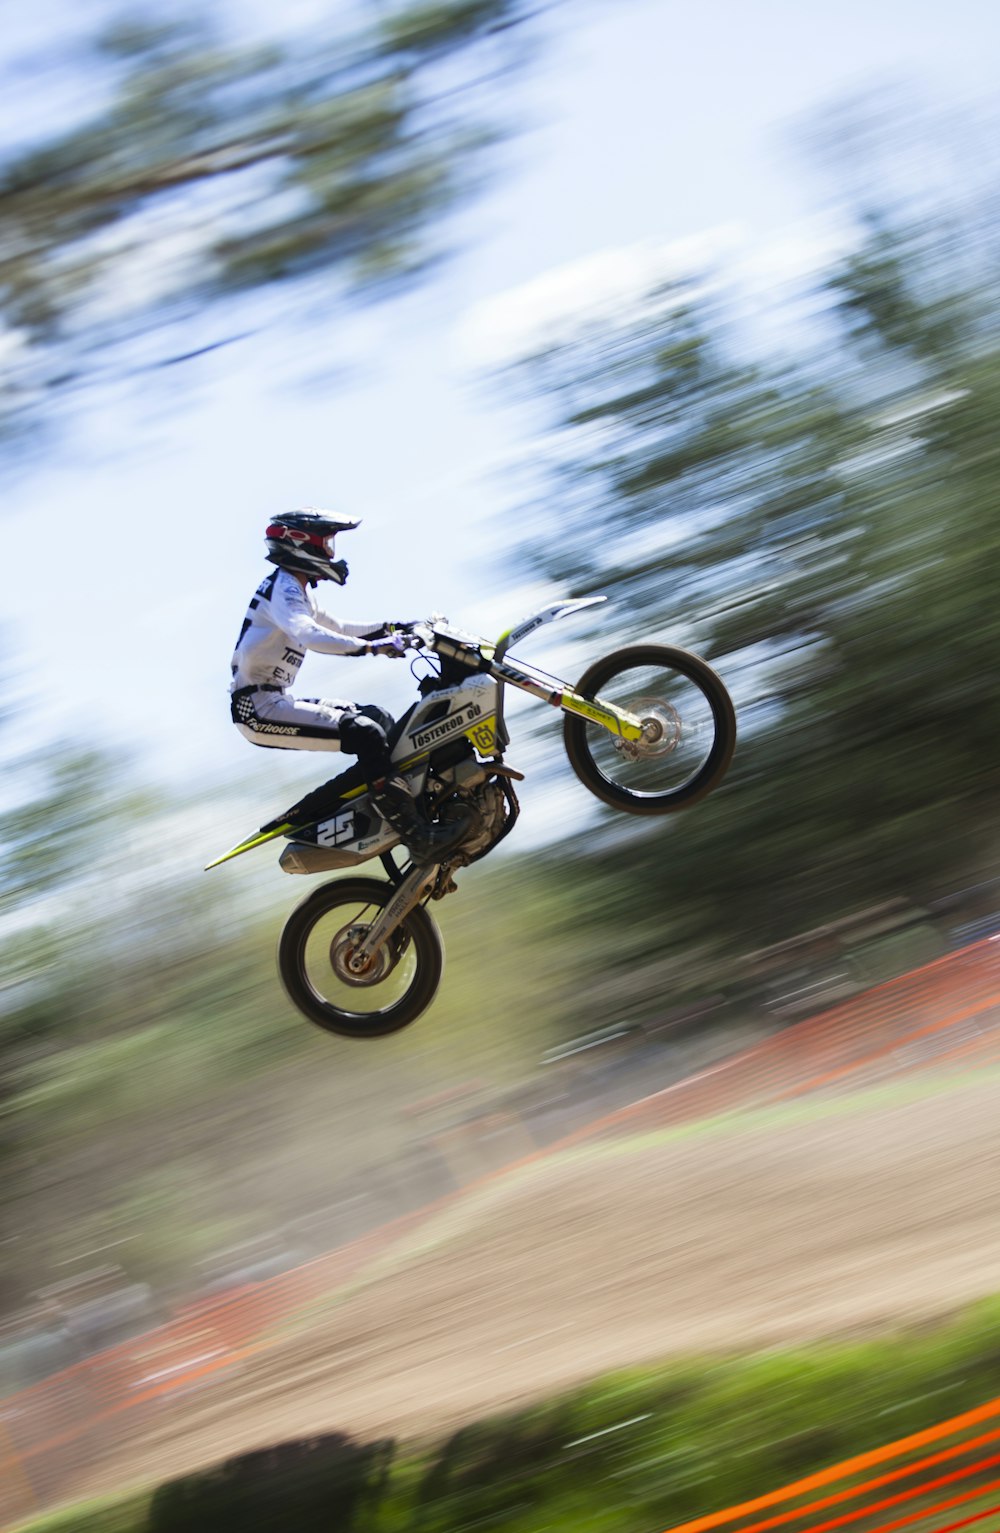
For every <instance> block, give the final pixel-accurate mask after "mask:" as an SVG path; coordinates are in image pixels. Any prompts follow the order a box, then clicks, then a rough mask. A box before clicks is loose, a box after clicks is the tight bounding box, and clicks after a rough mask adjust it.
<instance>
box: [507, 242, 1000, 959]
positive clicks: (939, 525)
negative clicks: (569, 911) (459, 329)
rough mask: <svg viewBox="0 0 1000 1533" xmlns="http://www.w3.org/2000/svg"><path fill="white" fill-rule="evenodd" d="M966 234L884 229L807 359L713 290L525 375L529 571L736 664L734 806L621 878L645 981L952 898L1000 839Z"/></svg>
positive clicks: (996, 474)
mask: <svg viewBox="0 0 1000 1533" xmlns="http://www.w3.org/2000/svg"><path fill="white" fill-rule="evenodd" d="M946 233H947V239H946V240H945V241H942V239H940V238H938V235H937V231H936V230H935V229H933V228H931V227H929V226H928V225H927V224H926V223H918V224H915V225H912V226H911V225H907V224H905V223H899V222H893V221H892V220H891V219H890V218H889V217H888V215H886V216H885V217H874V216H868V215H866V217H865V218H864V219H863V220H862V221H861V223H860V233H859V240H858V243H857V246H856V248H855V250H854V251H853V252H852V253H851V255H850V256H849V257H848V258H847V259H846V260H845V261H844V262H843V263H841V264H840V266H839V267H837V268H836V269H835V270H833V271H832V272H830V273H829V275H828V280H827V281H826V282H825V283H820V284H818V286H817V290H816V292H815V293H814V295H813V296H814V305H813V307H814V312H815V313H817V314H818V315H819V318H818V319H817V320H816V321H815V324H818V326H819V329H820V332H821V345H820V347H819V348H817V347H816V346H815V344H814V343H813V344H811V343H810V337H809V336H808V334H806V335H803V336H801V337H800V339H799V350H798V353H797V355H794V356H793V358H792V360H790V361H789V360H785V361H784V362H782V363H780V364H778V363H774V362H771V361H769V360H768V359H767V358H766V357H765V358H763V359H762V360H752V359H751V360H747V355H748V350H749V348H748V345H747V337H746V334H745V332H740V331H739V330H738V328H737V327H736V326H734V325H733V323H732V322H731V319H730V316H729V314H728V313H727V310H726V307H725V305H724V303H723V301H722V299H721V297H719V296H718V294H717V293H715V294H713V292H712V290H711V288H708V287H706V285H705V284H704V283H700V282H696V281H694V280H691V281H690V282H687V283H680V284H675V285H673V286H670V287H665V288H663V289H661V290H660V291H658V292H653V293H646V294H643V295H640V296H639V297H638V298H637V300H636V302H635V303H634V305H632V306H630V307H629V309H628V311H627V312H626V313H624V314H620V315H618V316H617V317H616V318H614V319H612V320H609V321H608V322H607V323H605V324H597V323H596V322H594V321H589V322H588V323H587V324H586V325H584V326H582V327H581V329H580V331H579V332H578V333H577V334H576V335H573V336H570V337H569V338H567V339H565V340H563V341H561V342H559V343H558V344H553V345H550V346H546V347H544V348H541V349H540V350H539V352H538V353H537V354H536V355H535V356H534V357H532V358H530V359H529V360H528V361H527V362H526V363H525V364H524V370H523V374H522V382H525V381H526V383H527V385H528V387H529V388H530V389H531V390H533V391H534V392H535V393H536V394H537V395H538V396H539V398H540V400H541V402H542V404H543V406H544V407H545V408H546V410H547V411H548V414H549V419H550V422H551V426H550V431H549V436H548V439H547V441H546V443H545V447H544V453H543V454H542V456H544V457H547V458H548V459H549V461H552V460H554V461H555V464H556V467H555V471H554V473H553V474H552V475H551V476H549V478H548V481H547V482H546V484H545V487H544V493H543V495H542V496H540V497H539V499H538V501H537V502H535V503H533V504H532V506H531V512H530V522H531V530H530V531H528V529H527V528H526V530H525V538H524V541H523V543H522V545H521V549H520V559H521V561H522V563H525V564H528V565H530V566H531V568H532V569H533V570H534V571H536V572H537V571H541V572H543V573H544V574H545V575H546V576H548V577H549V578H552V579H553V580H557V581H559V583H560V584H561V585H563V586H568V587H570V588H571V589H574V590H581V591H589V590H602V591H606V592H608V593H609V594H611V595H614V596H616V597H617V598H618V599H619V602H620V607H621V610H622V611H623V612H624V613H626V614H627V615H628V616H627V622H628V626H629V629H630V637H636V636H638V635H644V636H646V637H652V636H654V635H660V636H664V635H665V636H669V637H672V638H675V639H679V640H681V641H682V642H688V643H691V644H692V645H693V646H694V647H697V648H700V649H702V650H705V651H707V652H708V653H709V654H710V655H714V656H715V657H717V659H718V662H719V664H720V667H721V669H722V671H723V674H724V675H725V676H726V677H727V679H728V680H729V681H730V682H731V684H732V685H733V687H734V691H735V692H736V695H737V702H738V712H739V714H740V718H741V725H742V748H741V750H740V751H739V752H738V755H737V761H736V765H735V766H734V768H733V771H732V776H731V778H730V781H729V784H728V785H727V786H724V787H723V788H722V790H720V792H719V793H718V795H717V796H715V797H714V798H712V799H710V800H708V801H707V802H706V803H704V804H702V805H699V807H698V808H697V810H695V811H694V812H693V814H692V815H691V816H690V817H686V816H682V817H680V818H679V819H678V820H676V821H670V822H666V823H665V824H664V825H663V826H661V827H659V828H656V827H652V826H650V824H649V822H643V827H642V829H643V834H642V836H633V837H631V838H630V839H629V841H628V857H627V863H626V861H625V860H624V859H623V858H622V857H621V855H620V851H619V850H612V851H610V852H606V854H604V855H603V857H601V856H599V857H598V859H597V869H598V871H599V873H601V876H603V877H605V878H606V880H607V881H608V882H609V883H610V884H611V885H615V884H619V885H620V884H622V883H624V882H625V881H626V880H631V881H632V884H633V889H634V894H633V896H632V898H631V899H629V898H627V897H625V898H621V897H619V898H618V901H617V908H618V912H619V921H620V924H621V925H622V926H625V927H628V928H629V929H630V930H631V931H632V932H633V934H634V941H633V942H632V943H631V947H630V944H629V943H625V944H624V945H622V944H619V945H618V947H617V952H618V955H619V956H618V961H619V962H620V963H622V964H623V965H626V964H628V963H629V962H630V961H631V958H632V954H633V950H634V949H635V948H637V947H640V948H641V947H642V946H643V945H648V944H649V943H650V942H651V941H653V942H654V943H655V945H657V946H659V947H662V944H663V943H664V941H665V940H667V941H669V940H671V938H670V937H667V936H665V933H667V932H669V933H672V939H673V940H674V941H677V942H679V943H685V942H691V941H693V940H705V939H706V937H707V938H708V940H709V941H711V942H714V943H716V944H717V945H722V946H726V947H729V948H730V949H732V950H738V949H740V948H741V947H742V948H746V947H748V946H754V945H758V944H761V943H765V942H770V941H775V940H778V939H781V938H785V937H787V936H789V935H791V934H793V933H794V932H796V931H801V930H804V929H806V928H808V927H810V926H811V925H813V924H815V923H817V922H820V921H823V920H826V919H828V918H829V917H831V916H833V915H836V914H839V913H843V912H844V911H845V910H849V909H853V908H859V907H863V906H865V905H867V904H871V903H875V902H877V901H879V900H881V899H884V898H885V897H886V896H888V895H892V894H896V893H900V892H903V893H907V894H910V895H912V896H913V897H915V898H916V899H918V900H919V899H924V898H927V897H929V896H931V895H933V894H934V893H940V892H943V891H944V890H945V889H946V888H949V887H954V886H955V885H956V883H958V882H959V881H961V880H962V879H963V878H966V877H968V876H969V875H970V874H973V875H974V874H975V872H976V871H977V870H978V869H980V868H981V866H982V860H983V857H984V854H985V855H987V856H988V854H989V848H990V846H991V845H992V844H993V843H994V842H995V839H996V836H997V833H998V831H1000V816H998V813H997V810H996V801H997V799H996V793H997V788H998V787H1000V763H998V758H997V753H996V750H995V741H996V739H997V738H1000V679H998V674H997V668H996V665H995V662H994V658H993V657H994V656H995V653H996V651H997V648H998V645H1000V559H998V557H997V555H998V552H1000V550H998V547H997V545H998V541H1000V535H998V531H997V525H996V515H995V509H994V506H995V499H996V494H997V488H998V479H1000V449H998V448H997V447H996V444H995V427H994V425H993V422H994V421H995V418H996V411H997V409H998V408H1000V349H998V347H997V344H996V323H995V322H996V305H995V297H996V293H995V289H994V288H992V287H991V286H990V283H989V280H988V278H987V275H986V274H987V271H988V266H987V263H986V262H985V261H980V262H978V263H977V262H968V261H967V262H965V263H963V274H964V281H965V284H966V285H965V286H962V285H960V284H959V283H957V282H956V281H955V280H954V277H952V278H951V280H949V272H950V271H953V270H954V268H953V266H952V265H951V263H950V260H949V257H950V255H951V253H952V252H953V249H954V240H955V224H954V221H952V222H950V223H949V225H948V228H947V231H946ZM970 271H973V272H976V273H977V274H978V276H977V280H976V282H975V284H974V285H972V286H970V285H969V280H968V279H969V272H970ZM758 349H759V348H758ZM991 741H993V742H994V745H993V746H991V744H990V742H991ZM617 829H618V833H619V836H622V835H624V834H625V827H623V826H621V825H620V824H619V825H618V827H617ZM610 833H612V832H611V827H610V826H609V834H610ZM599 844H603V845H604V846H605V847H606V846H607V842H606V840H605V841H604V842H603V843H600V842H599ZM626 866H627V868H628V872H627V873H626V872H625V867H626ZM601 870H603V872H602V871H601ZM650 902H652V908H654V909H655V910H656V923H655V924H656V927H657V931H656V933H655V936H654V935H653V934H651V931H650V925H649V921H648V920H643V919H642V912H643V911H646V912H647V913H648V911H649V909H650V908H651V906H650ZM584 903H585V904H586V903H588V902H584ZM589 904H590V907H591V908H595V905H599V909H600V913H601V920H602V921H604V920H605V919H606V918H607V906H606V905H605V904H604V903H603V901H601V902H595V901H593V900H592V899H591V900H590V901H589ZM637 923H638V924H637Z"/></svg>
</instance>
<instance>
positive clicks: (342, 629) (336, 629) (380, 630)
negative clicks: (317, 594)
mask: <svg viewBox="0 0 1000 1533" xmlns="http://www.w3.org/2000/svg"><path fill="white" fill-rule="evenodd" d="M313 617H314V618H315V619H316V621H317V623H319V624H321V625H322V627H324V628H326V629H329V631H330V633H343V634H347V635H348V637H350V638H352V639H384V638H385V636H386V634H387V632H388V630H389V624H388V623H338V621H337V619H336V618H335V617H330V616H329V615H328V614H327V613H326V612H322V611H320V609H319V608H318V607H316V608H314V609H313Z"/></svg>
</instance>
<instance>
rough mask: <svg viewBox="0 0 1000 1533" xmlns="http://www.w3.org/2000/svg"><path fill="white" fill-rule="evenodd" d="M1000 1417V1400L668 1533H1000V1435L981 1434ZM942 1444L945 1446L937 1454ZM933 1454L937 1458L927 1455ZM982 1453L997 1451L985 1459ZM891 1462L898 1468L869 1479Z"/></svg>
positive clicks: (992, 1430) (994, 1429)
mask: <svg viewBox="0 0 1000 1533" xmlns="http://www.w3.org/2000/svg"><path fill="white" fill-rule="evenodd" d="M998 1416H1000V1400H990V1401H988V1402H987V1404H986V1405H981V1406H979V1407H978V1408H977V1409H976V1410H972V1411H966V1412H964V1414H963V1415H961V1416H954V1417H953V1418H952V1419H951V1420H950V1421H944V1422H942V1423H941V1424H940V1425H939V1426H935V1427H929V1428H928V1429H927V1430H926V1431H923V1432H914V1433H913V1434H912V1436H910V1437H903V1438H901V1439H900V1440H899V1441H898V1442H893V1443H888V1444H886V1445H885V1446H883V1447H881V1448H874V1449H873V1450H872V1451H871V1452H870V1453H861V1454H859V1455H858V1456H857V1457H856V1458H851V1459H846V1460H845V1461H844V1463H842V1464H834V1465H833V1466H832V1468H830V1469H823V1470H821V1471H820V1472H819V1473H818V1474H811V1475H808V1476H807V1477H806V1478H805V1479H803V1480H795V1481H794V1482H793V1483H792V1484H791V1485H784V1486H782V1487H781V1489H780V1490H772V1491H769V1492H768V1493H767V1494H766V1495H763V1496H757V1497H755V1498H754V1499H753V1500H752V1501H744V1502H743V1503H742V1504H741V1505H740V1506H732V1507H728V1508H727V1509H726V1510H725V1511H721V1512H713V1513H711V1514H710V1515H709V1516H708V1517H698V1518H696V1519H695V1520H694V1521H693V1522H685V1523H683V1524H681V1525H680V1526H679V1527H675V1528H672V1529H671V1530H670V1533H713V1530H714V1529H716V1528H718V1529H722V1530H725V1533H766V1530H770V1529H772V1528H783V1529H785V1530H786V1533H830V1530H832V1529H834V1528H850V1529H851V1530H852V1533H890V1530H894V1529H897V1528H910V1529H911V1530H915V1529H919V1530H921V1533H951V1530H952V1529H957V1528H966V1527H972V1526H974V1525H978V1526H979V1527H980V1529H981V1530H982V1533H996V1530H997V1529H998V1528H1000V1475H998V1473H997V1471H998V1468H1000V1427H996V1426H993V1427H991V1428H990V1429H989V1430H988V1431H985V1432H983V1431H978V1430H977V1429H978V1428H979V1427H981V1426H983V1425H984V1424H985V1423H986V1422H990V1421H994V1420H995V1419H996V1418H997V1417H998ZM949 1439H952V1440H951V1441H949ZM939 1443H947V1446H946V1447H938V1446H937V1445H938V1444H939ZM932 1447H933V1448H934V1451H933V1452H931V1453H927V1452H926V1451H925V1450H926V1449H927V1448H932ZM984 1448H987V1449H992V1451H991V1452H987V1453H985V1454H984V1453H983V1452H982V1450H983V1449H984ZM894 1460H899V1461H901V1462H899V1463H897V1464H896V1466H895V1467H894V1468H892V1469H888V1470H885V1471H884V1472H881V1473H878V1474H875V1475H872V1474H871V1472H870V1471H871V1470H873V1469H876V1468H879V1467H880V1466H881V1465H883V1464H890V1463H893V1461H894ZM946 1466H947V1467H946ZM942 1471H943V1472H942ZM833 1487H836V1488H833ZM890 1487H891V1488H890ZM817 1492H820V1493H821V1494H819V1495H817ZM886 1492H888V1494H886ZM761 1514H765V1515H761ZM831 1514H832V1515H831Z"/></svg>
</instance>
